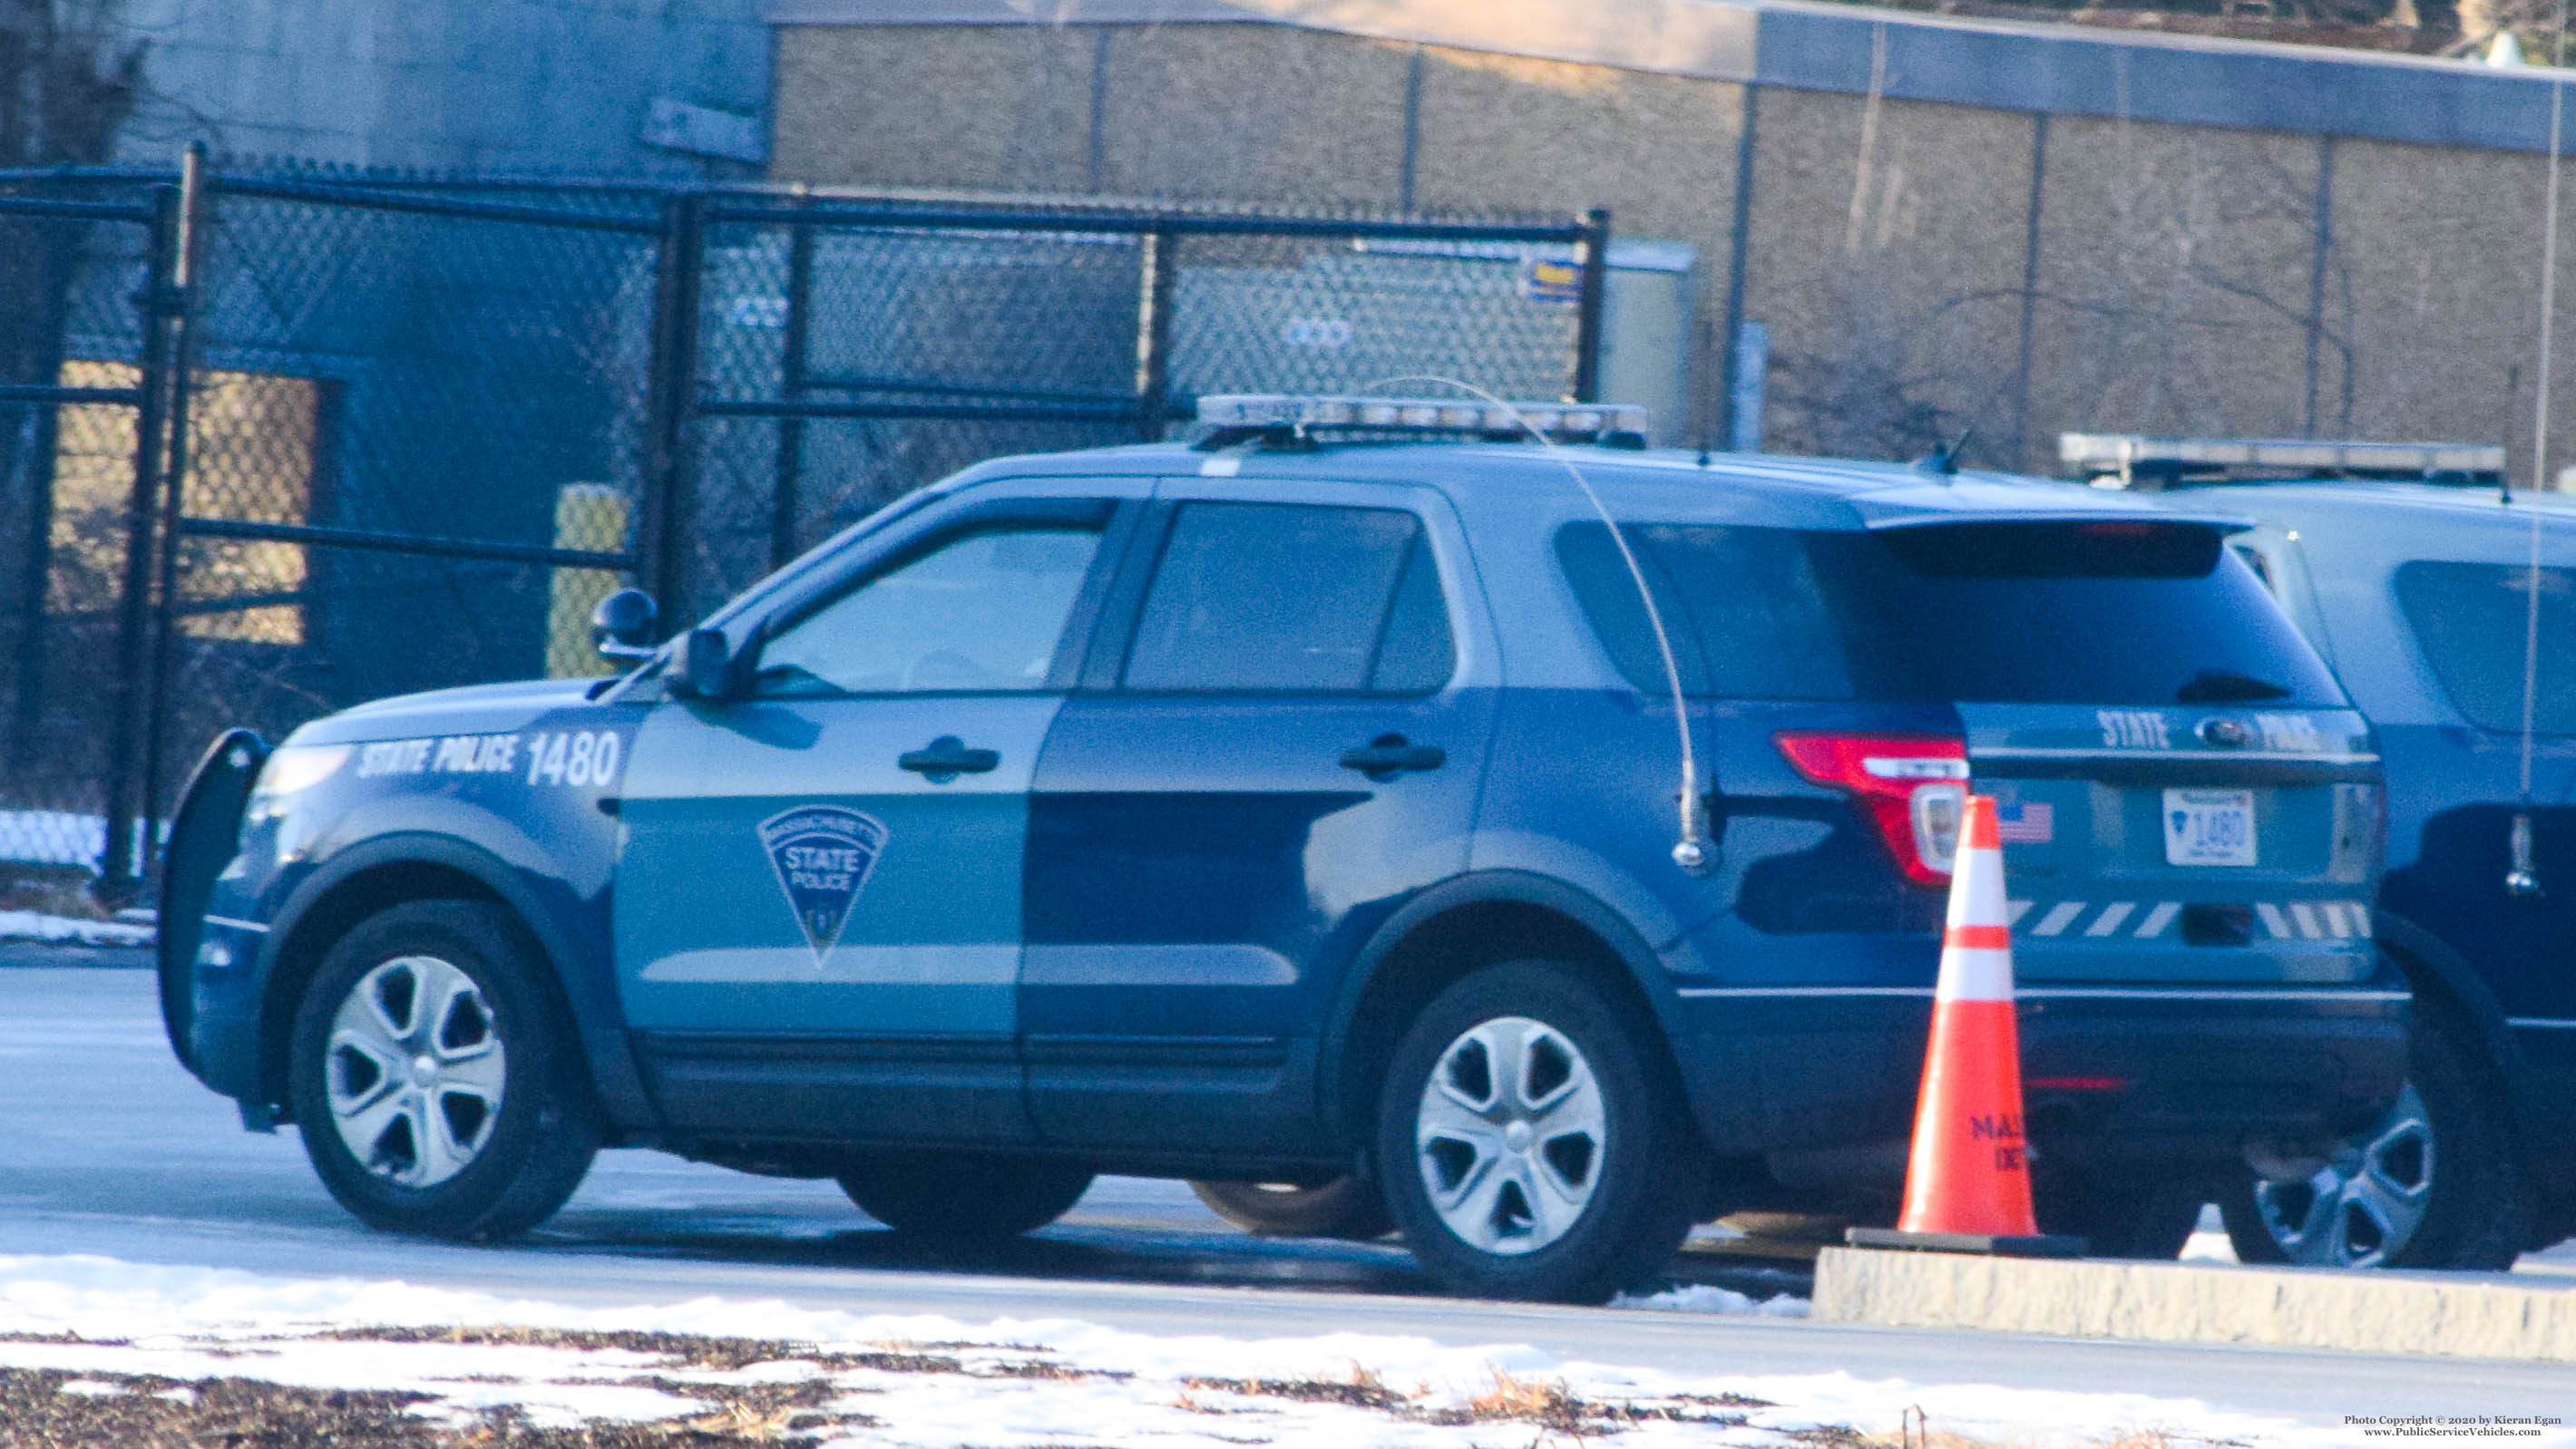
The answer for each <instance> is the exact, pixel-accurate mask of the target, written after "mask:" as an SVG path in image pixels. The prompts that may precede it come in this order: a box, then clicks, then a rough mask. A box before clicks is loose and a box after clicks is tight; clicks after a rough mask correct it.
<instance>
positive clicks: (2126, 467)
mask: <svg viewBox="0 0 2576 1449" xmlns="http://www.w3.org/2000/svg"><path fill="white" fill-rule="evenodd" d="M2057 456H2058V458H2059V459H2060V460H2061V461H2064V462H2066V463H2070V464H2072V465H2074V466H2075V467H2076V468H2077V469H2079V470H2081V471H2082V472H2085V473H2088V474H2105V473H2116V474H2120V475H2122V476H2127V475H2129V474H2132V473H2137V472H2146V471H2160V472H2200V471H2214V470H2221V469H2228V468H2266V469H2278V470H2280V471H2282V472H2286V473H2293V474H2297V473H2324V474H2337V473H2365V474H2383V475H2385V474H2408V473H2501V472H2503V471H2504V449H2502V448H2499V447H2494V446H2490V445H2486V444H2480V443H2352V442H2338V441H2334V440H2331V439H2314V438H2149V437H2143V436H2140V435H2138V434H2135V433H2061V434H2059V435H2058V438H2057Z"/></svg>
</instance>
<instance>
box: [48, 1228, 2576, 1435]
mask: <svg viewBox="0 0 2576 1449" xmlns="http://www.w3.org/2000/svg"><path fill="white" fill-rule="evenodd" d="M1721 1294H1723V1295H1725V1296H1724V1297H1723V1298H1721V1297H1719V1296H1718V1295H1721ZM1655 1300H1667V1301H1665V1302H1656V1301H1655ZM1730 1300H1731V1301H1730ZM1794 1302H1796V1300H1793V1299H1785V1298H1774V1299H1772V1300H1769V1302H1767V1303H1755V1302H1753V1301H1752V1300H1751V1299H1749V1298H1746V1297H1745V1296H1744V1295H1741V1294H1731V1293H1728V1292H1727V1290H1723V1289H1705V1288H1703V1289H1684V1290H1677V1291H1676V1292H1674V1293H1671V1294H1658V1295H1654V1299H1650V1300H1646V1302H1645V1303H1644V1304H1643V1305H1641V1306H1657V1307H1670V1308H1672V1309H1674V1310H1676V1311H1700V1312H1705V1311H1709V1306H1708V1305H1723V1306H1722V1307H1721V1308H1720V1310H1719V1311H1732V1312H1752V1313H1763V1312H1771V1313H1780V1314H1787V1313H1789V1312H1791V1311H1792V1309H1791V1308H1789V1307H1788V1306H1787V1305H1788V1304H1790V1303H1794ZM1738 1303H1740V1304H1742V1305H1743V1306H1742V1307H1740V1308H1739V1307H1736V1306H1734V1305H1735V1304H1738ZM1803 1306H1804V1305H1803V1304H1801V1305H1799V1307H1800V1308H1803ZM545 1330H553V1331H556V1332H557V1333H566V1334H570V1335H572V1337H571V1338H569V1339H564V1338H556V1337H552V1336H550V1335H549V1334H548V1333H547V1332H545ZM655 1333H668V1334H684V1335H705V1336H714V1337H719V1338H732V1339H739V1340H752V1341H754V1342H753V1343H752V1344H751V1345H750V1346H749V1351H750V1352H751V1353H752V1354H754V1355H764V1356H761V1357H755V1358H753V1359H749V1360H745V1359H743V1358H742V1357H741V1355H742V1354H743V1353H744V1351H745V1348H744V1346H743V1345H741V1344H736V1345H733V1346H731V1347H730V1349H728V1350H727V1351H728V1352H730V1353H731V1354H733V1355H734V1357H732V1358H726V1357H725V1356H724V1355H723V1354H717V1353H713V1352H701V1351H698V1350H692V1349H689V1348H688V1347H686V1346H685V1345H681V1346H678V1347H676V1348H672V1346H671V1345H670V1344H668V1343H667V1342H665V1341H658V1340H638V1339H636V1338H634V1337H632V1336H631V1335H635V1334H655ZM0 1335H5V1337H0V1366H10V1367H18V1368H46V1369H53V1370H56V1371H58V1372H63V1373H68V1374H71V1375H74V1376H75V1381H91V1382H99V1383H110V1382H112V1381H113V1379H114V1377H115V1376H120V1375H126V1376H152V1377H158V1378H160V1379H163V1380H178V1381H180V1382H181V1383H188V1382H196V1381H203V1380H205V1379H209V1378H216V1377H228V1378H250V1379H258V1380H265V1381H269V1382H274V1383H280V1384H291V1385H299V1386H305V1387H311V1388H349V1389H389V1390H402V1391H409V1392H414V1393H419V1394H422V1395H425V1396H427V1399H426V1401H425V1402H424V1403H422V1404H421V1405H420V1406H419V1410H418V1411H419V1412H422V1413H425V1414H429V1415H431V1416H433V1417H437V1418H442V1419H445V1420H447V1421H449V1422H456V1423H460V1424H461V1423H468V1422H471V1420H472V1419H473V1416H475V1415H476V1414H478V1413H481V1412H484V1411H487V1410H491V1409H496V1408H503V1407H507V1408H510V1409H512V1410H514V1411H515V1412H517V1413H520V1414H522V1415H524V1416H526V1417H527V1418H528V1419H529V1420H531V1421H534V1422H541V1423H549V1424H576V1423H581V1422H586V1421H593V1420H609V1421H615V1420H624V1421H630V1422H633V1421H654V1422H668V1421H673V1420H681V1419H686V1418H687V1417H688V1416H691V1415H722V1414H726V1413H735V1414H739V1413H742V1412H744V1411H745V1410H746V1408H747V1406H748V1407H755V1408H756V1407H757V1405H756V1404H754V1403H753V1402H752V1401H753V1399H754V1398H756V1396H757V1394H758V1393H759V1392H760V1391H761V1390H760V1387H759V1386H761V1385H770V1386H776V1385H781V1384H797V1383H799V1382H800V1381H805V1380H812V1379H817V1378H821V1379H825V1380H827V1383H826V1384H824V1385H822V1386H821V1392H820V1393H819V1394H818V1393H815V1392H814V1391H812V1390H807V1391H805V1393H806V1397H805V1398H804V1400H803V1402H806V1403H809V1404H815V1403H819V1405H820V1408H819V1410H815V1411H809V1412H819V1413H820V1414H822V1415H824V1416H825V1417H827V1418H829V1419H831V1420H832V1421H833V1422H831V1423H829V1424H826V1425H812V1426H805V1427H804V1428H800V1429H799V1430H797V1431H796V1432H797V1433H799V1434H803V1433H805V1432H807V1431H808V1430H809V1429H816V1430H819V1431H820V1432H821V1433H822V1436H823V1437H824V1438H825V1439H827V1440H829V1441H830V1442H833V1443H836V1444H865V1445H868V1446H871V1449H962V1446H969V1445H997V1444H999V1445H1014V1446H1047V1445H1052V1446H1071V1445H1076V1444H1082V1445H1099V1444H1117V1445H1137V1444H1146V1443H1160V1444H1163V1445H1166V1446H1170V1449H1193V1446H1200V1449H1215V1446H1218V1445H1222V1444H1242V1443H1271V1444H1277V1445H1281V1446H1290V1449H1304V1446H1318V1449H1335V1446H1345V1445H1353V1444H1364V1445H1367V1446H1369V1449H1479V1446H1488V1449H1490V1446H1494V1445H1499V1444H1505V1443H1508V1444H1511V1445H1519V1444H1524V1443H1527V1442H1530V1437H1529V1436H1530V1435H1531V1434H1532V1433H1533V1432H1537V1433H1538V1434H1539V1435H1540V1437H1541V1438H1547V1437H1551V1436H1556V1435H1559V1434H1560V1428H1558V1427H1550V1421H1549V1420H1548V1419H1547V1418H1546V1417H1545V1415H1546V1414H1547V1413H1549V1412H1556V1411H1558V1410H1564V1409H1565V1406H1567V1405H1573V1406H1575V1407H1574V1409H1573V1410H1570V1411H1567V1412H1573V1413H1576V1414H1577V1415H1578V1416H1579V1415H1580V1414H1581V1413H1590V1414H1592V1415H1593V1417H1592V1418H1590V1419H1579V1421H1578V1422H1575V1423H1574V1424H1573V1428H1574V1429H1576V1430H1579V1434H1576V1435H1575V1436H1574V1437H1577V1438H1578V1439H1579V1438H1582V1437H1602V1438H1605V1439H1615V1440H1616V1444H1617V1449H1700V1446H1719V1445H1724V1446H1745V1449H1752V1446H1787V1445H1790V1444H1793V1443H1795V1442H1797V1441H1798V1438H1799V1436H1800V1434H1801V1431H1804V1430H1813V1429H1816V1428H1818V1427H1819V1426H1824V1427H1828V1428H1842V1427H1848V1428H1849V1429H1850V1430H1853V1431H1857V1432H1858V1433H1860V1434H1864V1435H1870V1436H1878V1437H1881V1438H1884V1439H1886V1440H1888V1441H1894V1440H1896V1439H1897V1438H1898V1436H1899V1434H1900V1432H1901V1421H1902V1418H1903V1416H1904V1415H1905V1413H1906V1411H1907V1410H1908V1409H1909V1408H1919V1410H1920V1411H1921V1412H1922V1413H1923V1414H1924V1415H1925V1416H1927V1417H1928V1419H1929V1421H1930V1423H1931V1425H1932V1426H1933V1427H1934V1428H1935V1429H1936V1430H1939V1431H1942V1432H1945V1433H1950V1434H1957V1435H1962V1436H1969V1437H1978V1438H1987V1439H1994V1440H1999V1441H2002V1442H2005V1443H2009V1444H2014V1445H2017V1446H2028V1449H2078V1446H2100V1445H2102V1444H2105V1443H2107V1442H2109V1441H2111V1440H2114V1439H2116V1438H2118V1437H2119V1436H2121V1435H2123V1434H2136V1435H2140V1436H2151V1435H2161V1436H2162V1442H2164V1443H2166V1444H2169V1445H2171V1446H2173V1449H2196V1446H2199V1445H2203V1444H2213V1443H2218V1442H2222V1441H2225V1442H2230V1443H2233V1444H2236V1445H2243V1446H2275V1445H2278V1446H2288V1449H2307V1446H2312V1445H2324V1444H2336V1443H2348V1442H2352V1441H2351V1440H2350V1439H2349V1438H2348V1437H2347V1436H2346V1435H2344V1434H2342V1433H2338V1432H2336V1431H2333V1430H2329V1429H2324V1428H2315V1427H2310V1426H2306V1425H2302V1424H2299V1423H2296V1422H2293V1421H2290V1420H2285V1419H2279V1418H2274V1417H2268V1416H2261V1415H2253V1414H2245V1413H2238V1412H2232V1411H2225V1410H2218V1409H2213V1408H2211V1407H2209V1406H2208V1405H2206V1404H2203V1403H2201V1402H2199V1401H2196V1400H2193V1399H2188V1398H2181V1397H2163V1396H2157V1395H2150V1394H2133V1393H2074V1392H2057V1391H2048V1390H2032V1389H2007V1388H2002V1387H1997V1386H1993V1385H1979V1384H1927V1383H1914V1382H1908V1381H1904V1380H1895V1379H1882V1380H1869V1379H1860V1378H1855V1377H1853V1376H1851V1375H1849V1374H1845V1373H1831V1374H1803V1375H1779V1374H1773V1375H1757V1374H1726V1373H1711V1374H1679V1373H1669V1372H1664V1371H1661V1370H1656V1369H1649V1368H1642V1367H1631V1366H1622V1365H1616V1364H1601V1363H1591V1362H1585V1361H1581V1360H1571V1359H1561V1358H1558V1357H1556V1356H1554V1355H1551V1354H1548V1353H1544V1352H1542V1351H1540V1350H1538V1349H1536V1348H1533V1347H1531V1346H1529V1345H1527V1344H1516V1343H1488V1344H1480V1345H1474V1346H1453V1345H1446V1344H1441V1343H1436V1342H1433V1341H1431V1340H1429V1339H1425V1338H1418V1337H1397V1336H1391V1335H1369V1334H1359V1333H1331V1334H1321V1335H1315V1336H1311V1337H1298V1338H1272V1339H1261V1340H1245V1339H1229V1338H1221V1337H1215V1336H1211V1335H1170V1334H1149V1333H1138V1332H1133V1331H1128V1330H1121V1329H1111V1328H1105V1327H1101V1326H1099V1325H1097V1324H1091V1323H1085V1322H1081V1321H1078V1320H1073V1319H1060V1318H1049V1319H1011V1318H1003V1319H996V1320H992V1321H989V1322H981V1323H976V1322H963V1321H959V1320H955V1319H951V1318H947V1317H943V1316H936V1315H896V1314H862V1313H850V1312H841V1311H833V1310H825V1309H814V1308H806V1307H800V1306H798V1305H795V1304H792V1303H787V1302H783V1301H779V1300H774V1299H771V1300H737V1299H724V1298H698V1299H692V1300H689V1301H686V1302H679V1303H667V1304H658V1305H656V1304H647V1305H630V1306H613V1307H588V1306H579V1305H572V1304H563V1303H552V1302H546V1301H542V1300H535V1299H509V1298H501V1297H496V1296H492V1295H489V1294H482V1293H471V1292H462V1291H456V1290H449V1289H437V1288H428V1287H422V1286H419V1285H416V1284H410V1283H404V1282H400V1281H393V1280H384V1281H372V1282H371V1281H362V1280H358V1279H350V1278H316V1279H296V1278H284V1277H269V1276H262V1275H257V1274H252V1273H246V1272H241V1271H237V1270H231V1269H213V1268H190V1267H167V1266H152V1265H141V1264H131V1263H124V1262H118V1261H116V1260H113V1259H107V1258H97V1257H0ZM583 1335H588V1336H589V1337H587V1338H586V1339H585V1338H584V1337H583ZM603 1344H608V1345H611V1346H602V1345H603ZM772 1344H775V1345H779V1346H780V1347H779V1349H778V1355H779V1356H777V1357H775V1358H770V1357H766V1356H765V1355H766V1353H767V1352H768V1350H767V1349H766V1347H765V1346H766V1345H772ZM666 1348H672V1351H670V1352H665V1351H663V1350H664V1349H666ZM1550 1405H1554V1406H1556V1409H1553V1410H1552V1409H1550V1408H1549V1407H1548V1406H1550ZM1587 1406H1588V1407H1587ZM852 1415H864V1416H866V1417H865V1418H864V1419H856V1418H852V1417H849V1416H852ZM1498 1415H1499V1416H1500V1417H1497V1416H1498ZM711 1421H712V1420H710V1419H698V1420H691V1422H711ZM1804 1437H1805V1438H1806V1439H1807V1440H1808V1441H1809V1442H1815V1441H1817V1438H1818V1436H1815V1435H1813V1434H1807V1435H1805V1436H1804ZM2517 1442H2520V1443H2526V1444H2543V1445H2549V1444H2554V1445H2562V1446H2563V1445H2569V1444H2576V1434H2571V1433H2569V1432H2566V1431H2560V1432H2558V1433H2557V1434H2556V1435H2555V1436H2554V1437H2550V1438H2540V1439H2525V1440H2520V1441H2517Z"/></svg>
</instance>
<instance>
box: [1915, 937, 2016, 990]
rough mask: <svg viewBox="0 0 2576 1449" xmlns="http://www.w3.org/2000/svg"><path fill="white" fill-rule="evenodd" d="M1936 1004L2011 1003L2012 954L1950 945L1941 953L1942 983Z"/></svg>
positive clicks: (1985, 947)
mask: <svg viewBox="0 0 2576 1449" xmlns="http://www.w3.org/2000/svg"><path fill="white" fill-rule="evenodd" d="M1932 999H1933V1000H1935V1001H2010V1000H2012V999H2013V969H2012V951H2011V949H2010V948H2008V947H2007V948H2002V949H1998V948H1995V947H1991V946H1948V947H1944V948H1943V949H1942V952H1941V984H1940V985H1939V986H1937V987H1935V988H1934V989H1933V992H1932Z"/></svg>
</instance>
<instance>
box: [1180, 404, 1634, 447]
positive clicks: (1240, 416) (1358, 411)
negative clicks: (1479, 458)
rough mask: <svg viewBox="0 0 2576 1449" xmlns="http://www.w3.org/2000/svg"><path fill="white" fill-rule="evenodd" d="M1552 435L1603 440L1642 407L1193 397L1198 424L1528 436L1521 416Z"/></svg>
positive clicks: (1625, 427) (1625, 429)
mask: <svg viewBox="0 0 2576 1449" xmlns="http://www.w3.org/2000/svg"><path fill="white" fill-rule="evenodd" d="M1523 419H1526V420H1528V423H1529V426H1530V427H1534V428H1536V429H1538V430H1539V431H1540V432H1542V433H1546V434H1548V435H1550V436H1558V435H1566V436H1579V437H1601V436H1605V435H1608V434H1613V433H1633V434H1635V435H1637V436H1639V437H1643V436H1644V435H1645V432H1646V410H1645V409H1644V408H1641V407H1638V406H1637V405H1635V404H1634V403H1560V402H1515V403H1509V404H1496V403H1483V402H1462V401H1460V400H1458V399H1456V398H1430V397H1323V396H1307V395H1300V394H1296V393H1224V394H1219V395H1216V396H1212V397H1203V398H1200V399H1199V424H1200V426H1202V427H1211V428H1293V429H1298V430H1304V429H1309V428H1327V429H1344V428H1356V429H1365V430H1368V431H1371V432H1381V431H1392V432H1423V433H1493V434H1505V433H1509V434H1514V435H1520V436H1526V434H1525V433H1524V431H1523V429H1522V426H1521V424H1522V420H1523Z"/></svg>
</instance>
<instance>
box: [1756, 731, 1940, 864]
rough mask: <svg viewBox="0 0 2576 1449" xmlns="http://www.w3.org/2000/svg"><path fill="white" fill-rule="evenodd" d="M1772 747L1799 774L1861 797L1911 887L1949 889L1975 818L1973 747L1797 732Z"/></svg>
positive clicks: (1931, 739) (1931, 738)
mask: <svg viewBox="0 0 2576 1449" xmlns="http://www.w3.org/2000/svg"><path fill="white" fill-rule="evenodd" d="M1773 742H1774V743H1775V744H1777V745H1779V747H1780V753H1781V754H1782V755H1784V756H1786V757H1787V758H1788V761H1789V763H1790V764H1791V765H1793V766H1795V767H1797V771H1798V773H1799V774H1801V775H1804V776H1806V777H1807V778H1808V779H1810V780H1813V781H1815V782H1816V783H1817V784H1819V785H1830V786H1832V787H1833V788H1835V789H1837V790H1847V791H1849V792H1851V793H1852V794H1853V795H1855V796H1857V797H1859V803H1860V805H1861V808H1862V811H1863V813H1864V814H1866V815H1867V816H1868V817H1869V819H1870V821H1871V823H1872V824H1875V825H1876V826H1877V827H1878V833H1879V834H1880V835H1881V836H1883V837H1884V838H1885V839H1886V841H1887V850H1888V853H1889V854H1890V855H1893V856H1895V857H1896V863H1897V865H1898V866H1899V867H1901V868H1903V870H1904V871H1905V878H1906V879H1907V880H1910V881H1912V882H1914V883H1915V884H1916V885H1927V886H1940V885H1948V884H1949V883H1950V863H1951V860H1952V859H1953V858H1954V857H1955V855H1956V854H1957V852H1958V849H1959V822H1960V820H1961V819H1962V818H1964V817H1965V816H1966V815H1967V813H1968V744H1967V741H1965V740H1961V739H1955V738H1949V737H1945V736H1941V735H1845V734H1825V733H1813V734H1811V733H1805V732H1797V731H1792V732H1785V733H1782V734H1780V735H1778V736H1776V737H1775V738H1774V741H1773Z"/></svg>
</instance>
